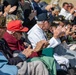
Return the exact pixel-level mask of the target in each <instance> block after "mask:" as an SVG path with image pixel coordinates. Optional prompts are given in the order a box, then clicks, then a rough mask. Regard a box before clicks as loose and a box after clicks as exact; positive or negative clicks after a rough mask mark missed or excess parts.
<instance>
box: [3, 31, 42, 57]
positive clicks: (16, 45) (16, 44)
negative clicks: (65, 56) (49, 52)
mask: <svg viewBox="0 0 76 75" xmlns="http://www.w3.org/2000/svg"><path fill="white" fill-rule="evenodd" d="M3 38H4V39H5V40H6V42H7V44H8V46H9V48H10V49H11V51H12V52H14V51H23V50H24V49H25V47H24V45H23V44H22V40H17V39H16V38H14V37H13V36H12V35H10V34H9V33H8V32H5V33H4V35H3ZM40 54H41V52H33V53H32V55H31V56H30V58H32V57H37V56H39V55H40Z"/></svg>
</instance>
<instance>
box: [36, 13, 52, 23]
mask: <svg viewBox="0 0 76 75" xmlns="http://www.w3.org/2000/svg"><path fill="white" fill-rule="evenodd" d="M37 18H38V20H37V21H48V22H52V19H50V18H49V16H48V15H47V13H41V14H39V15H38V17H37Z"/></svg>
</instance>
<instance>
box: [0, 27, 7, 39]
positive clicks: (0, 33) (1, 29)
mask: <svg viewBox="0 0 76 75" xmlns="http://www.w3.org/2000/svg"><path fill="white" fill-rule="evenodd" d="M5 31H6V28H0V38H2V37H3V34H4V32H5Z"/></svg>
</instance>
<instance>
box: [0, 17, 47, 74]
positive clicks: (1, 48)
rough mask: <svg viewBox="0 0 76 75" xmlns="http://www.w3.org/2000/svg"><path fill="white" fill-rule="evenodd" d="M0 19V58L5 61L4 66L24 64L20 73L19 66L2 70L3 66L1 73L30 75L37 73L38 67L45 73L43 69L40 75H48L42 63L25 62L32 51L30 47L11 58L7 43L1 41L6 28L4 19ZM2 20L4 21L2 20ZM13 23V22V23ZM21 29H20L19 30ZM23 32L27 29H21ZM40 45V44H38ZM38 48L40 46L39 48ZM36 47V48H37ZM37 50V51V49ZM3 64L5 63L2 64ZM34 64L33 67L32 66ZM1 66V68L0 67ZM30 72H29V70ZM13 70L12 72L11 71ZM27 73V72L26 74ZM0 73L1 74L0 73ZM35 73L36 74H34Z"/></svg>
mask: <svg viewBox="0 0 76 75" xmlns="http://www.w3.org/2000/svg"><path fill="white" fill-rule="evenodd" d="M0 18H1V20H0V57H1V56H2V57H3V58H4V59H5V60H4V61H6V64H7V65H10V66H12V65H17V64H18V63H20V62H25V67H24V68H23V69H24V70H23V71H22V70H20V68H21V67H20V66H18V67H16V66H15V68H13V67H10V69H8V66H5V67H6V68H4V66H3V65H2V66H3V69H2V71H3V72H4V73H6V74H7V73H8V74H10V75H17V73H18V74H22V75H25V74H27V75H30V72H32V73H33V72H34V71H33V70H38V72H39V69H40V68H39V67H41V68H43V69H44V68H45V71H46V73H45V74H43V73H44V71H43V69H42V71H41V70H40V73H42V74H43V75H48V71H47V69H46V67H45V66H44V65H43V63H42V62H40V61H34V62H32V63H31V62H30V64H29V63H27V62H26V60H27V58H28V57H29V56H30V55H31V54H32V52H33V51H32V49H31V48H30V46H29V47H28V48H26V49H24V50H23V51H22V52H20V53H19V54H18V55H17V56H16V57H13V54H12V52H11V49H10V48H9V46H8V45H7V42H6V41H5V40H4V39H2V37H3V34H4V33H5V31H6V26H5V23H6V21H5V20H6V19H5V17H0ZM3 18H4V19H3ZM14 22H15V21H14ZM21 29H22V28H21ZM23 30H25V31H27V30H28V29H27V28H23ZM39 45H40V44H39ZM39 47H40V46H39ZM39 47H38V48H39ZM38 48H37V49H38ZM2 57H1V58H0V60H1V62H2V61H3V59H2ZM4 61H3V62H4ZM3 62H2V64H3ZM4 63H5V62H4ZM33 64H34V65H33ZM0 65H1V64H0ZM27 65H28V66H29V65H31V66H32V69H30V67H27ZM2 66H1V67H2ZM28 68H29V69H30V70H29V69H28ZM12 69H13V70H12ZM17 69H18V72H17ZM0 70H1V68H0ZM9 70H12V71H11V72H10V73H9ZM28 71H29V72H28ZM0 73H2V72H0ZM34 73H35V72H34ZM36 73H37V72H36ZM40 73H37V74H39V75H40ZM42 74H41V75H42Z"/></svg>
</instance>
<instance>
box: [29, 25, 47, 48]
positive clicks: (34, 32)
mask: <svg viewBox="0 0 76 75" xmlns="http://www.w3.org/2000/svg"><path fill="white" fill-rule="evenodd" d="M28 39H29V41H30V42H31V44H32V46H33V48H35V46H36V43H37V42H39V41H40V40H46V37H45V32H44V31H43V30H42V29H41V28H40V27H39V26H38V25H37V24H36V25H35V26H33V27H32V29H31V30H30V31H29V32H28Z"/></svg>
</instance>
